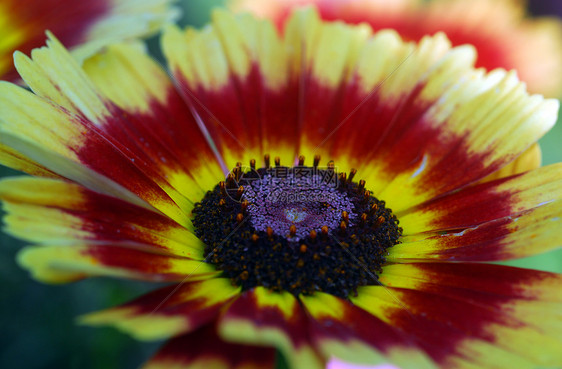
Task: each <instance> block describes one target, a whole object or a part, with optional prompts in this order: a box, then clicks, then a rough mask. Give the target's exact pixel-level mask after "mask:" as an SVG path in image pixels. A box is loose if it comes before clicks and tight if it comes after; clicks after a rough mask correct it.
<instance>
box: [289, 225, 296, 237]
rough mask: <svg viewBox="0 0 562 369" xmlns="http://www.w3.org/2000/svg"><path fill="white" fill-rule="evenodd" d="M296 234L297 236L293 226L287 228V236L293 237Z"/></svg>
mask: <svg viewBox="0 0 562 369" xmlns="http://www.w3.org/2000/svg"><path fill="white" fill-rule="evenodd" d="M296 234H297V226H296V225H294V224H293V225H291V226H290V227H289V235H291V237H295V235H296Z"/></svg>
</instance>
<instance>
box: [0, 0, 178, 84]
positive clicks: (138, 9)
mask: <svg viewBox="0 0 562 369" xmlns="http://www.w3.org/2000/svg"><path fill="white" fill-rule="evenodd" d="M171 2H172V1H171V0H148V1H143V3H142V4H140V3H139V1H136V0H81V1H60V0H44V1H34V0H23V1H15V0H3V1H2V3H1V4H0V14H1V15H0V34H1V35H2V39H1V40H0V78H1V79H3V80H12V81H15V80H17V78H18V76H17V73H16V71H15V70H14V67H13V63H12V54H13V52H14V51H16V50H20V51H22V52H24V53H28V52H30V51H31V50H32V49H33V48H35V47H39V46H41V45H43V43H44V40H45V34H44V32H45V30H46V29H47V30H50V31H51V32H53V33H54V34H56V35H57V37H58V38H59V39H60V40H61V41H62V42H63V44H64V45H65V46H66V47H69V48H70V47H72V48H74V52H75V55H76V56H77V57H80V58H84V57H86V56H87V55H89V54H90V53H92V52H94V51H96V50H98V49H100V48H101V47H103V46H104V45H107V44H109V43H112V42H116V41H120V40H124V39H130V38H135V37H138V36H145V35H148V34H152V33H155V32H156V31H157V30H158V29H159V28H160V27H161V26H162V24H164V23H165V22H168V21H173V20H174V19H176V18H177V17H178V15H179V13H178V11H177V9H175V8H172V7H171V6H170V4H171Z"/></svg>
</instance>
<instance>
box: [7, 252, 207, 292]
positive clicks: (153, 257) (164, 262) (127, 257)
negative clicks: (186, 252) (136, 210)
mask: <svg viewBox="0 0 562 369" xmlns="http://www.w3.org/2000/svg"><path fill="white" fill-rule="evenodd" d="M18 262H19V264H20V265H21V266H22V267H23V268H24V269H27V270H29V271H30V272H31V274H32V276H33V277H34V278H35V279H37V280H39V281H41V282H45V283H66V282H72V281H75V280H78V279H82V278H86V277H97V276H108V277H118V278H127V279H138V280H145V281H153V282H164V281H170V282H173V281H178V282H179V281H182V280H185V279H187V278H189V279H190V280H198V279H206V278H210V277H212V276H214V275H217V274H218V272H217V271H216V270H215V268H214V267H213V266H212V265H210V264H207V263H205V262H203V261H197V260H191V259H186V258H181V257H172V256H166V255H161V254H152V253H150V252H145V251H140V250H137V249H134V248H129V247H122V246H118V245H115V244H111V243H95V244H91V243H75V244H71V245H68V244H66V245H64V246H60V245H48V246H31V247H26V248H24V249H23V250H22V251H20V253H19V254H18Z"/></svg>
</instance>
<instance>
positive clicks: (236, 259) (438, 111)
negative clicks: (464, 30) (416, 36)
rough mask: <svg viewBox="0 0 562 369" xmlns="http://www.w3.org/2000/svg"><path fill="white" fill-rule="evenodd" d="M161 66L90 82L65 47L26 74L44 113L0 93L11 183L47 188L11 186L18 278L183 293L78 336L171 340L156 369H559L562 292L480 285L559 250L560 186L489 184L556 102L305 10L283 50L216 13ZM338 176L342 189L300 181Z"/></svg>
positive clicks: (151, 301) (427, 45) (118, 310)
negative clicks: (103, 282)
mask: <svg viewBox="0 0 562 369" xmlns="http://www.w3.org/2000/svg"><path fill="white" fill-rule="evenodd" d="M163 50H164V54H165V56H166V58H167V60H168V65H169V69H170V71H171V74H172V76H173V81H172V80H170V79H169V77H168V75H167V74H166V72H165V71H164V70H162V69H161V68H160V67H159V66H158V64H157V63H156V62H155V61H154V60H152V59H151V58H150V57H148V56H147V55H146V54H144V53H143V51H142V50H141V49H139V48H136V47H134V46H131V45H125V44H115V45H111V46H108V47H106V48H104V49H103V51H101V52H100V53H97V54H96V55H94V56H92V57H90V58H89V59H87V60H86V61H85V62H84V63H83V65H79V64H78V63H77V62H76V61H75V60H74V59H73V58H72V57H71V55H70V54H68V52H67V51H66V49H65V48H64V47H63V46H62V45H61V44H60V43H59V42H58V41H57V40H56V39H54V38H52V37H51V38H50V40H49V41H48V46H47V47H45V48H41V49H37V50H35V51H34V52H33V54H32V58H28V57H26V56H24V55H23V54H22V53H17V54H16V56H15V63H16V67H17V68H18V71H19V73H20V74H21V76H22V78H23V79H24V81H25V82H26V83H27V84H28V86H29V87H30V88H31V89H32V91H33V92H29V91H27V90H25V89H23V88H21V87H18V86H15V85H13V84H10V83H7V82H2V83H0V96H1V97H0V143H1V146H0V161H1V162H3V163H5V164H6V165H8V166H11V167H12V168H16V169H20V170H23V171H26V172H28V173H31V174H34V175H35V176H36V177H16V178H10V179H5V180H3V181H2V182H0V198H1V199H2V201H3V203H4V208H5V210H6V212H7V215H6V217H5V219H4V222H5V229H6V231H7V232H9V233H10V234H12V235H14V236H16V237H19V238H22V239H24V240H27V241H29V242H31V243H33V244H34V245H33V246H29V247H27V248H25V249H24V250H22V251H21V253H20V254H19V257H18V261H19V263H20V264H21V265H22V266H23V267H24V268H26V269H28V270H29V271H30V272H31V273H32V275H33V276H34V277H35V278H36V279H38V280H40V281H43V282H48V283H64V282H70V281H75V280H79V279H82V278H87V277H95V276H111V277H120V278H132V279H138V280H146V281H154V282H170V283H171V285H170V286H168V287H164V288H161V289H158V290H156V291H154V292H152V293H150V294H148V295H145V296H142V297H140V298H138V299H136V300H134V301H132V302H129V303H127V304H124V305H122V306H119V307H114V308H111V309H109V310H105V311H101V312H95V313H92V314H89V315H86V316H84V317H82V318H81V322H82V323H83V324H89V325H112V326H115V327H117V328H119V329H121V330H123V331H125V332H128V333H130V334H131V335H133V336H134V337H136V338H138V339H141V340H158V339H168V338H169V339H170V340H169V341H168V343H166V344H165V345H164V347H163V348H162V349H161V350H160V351H159V353H158V354H156V356H155V357H154V358H152V359H151V361H150V362H149V363H147V364H146V367H147V368H170V367H177V368H184V367H185V368H193V367H209V368H211V367H217V368H219V367H220V368H243V367H244V368H246V367H252V368H272V367H274V365H275V349H277V350H279V351H280V352H281V353H282V354H283V355H284V356H285V358H286V360H287V362H288V363H289V365H290V367H292V368H322V367H323V366H324V365H325V363H326V361H327V360H328V359H330V358H331V357H337V358H339V359H342V360H345V361H349V362H355V363H360V364H374V363H377V362H381V361H383V362H385V361H386V362H393V363H395V364H397V365H400V366H401V367H402V368H432V367H440V368H476V367H478V368H488V367H489V368H497V367H514V368H533V367H539V366H555V365H557V364H558V363H560V362H562V342H561V340H560V337H562V326H561V325H560V324H559V323H560V317H561V316H560V309H559V307H560V303H561V302H562V294H561V288H560V287H561V286H562V276H560V275H558V274H553V273H547V272H539V271H533V270H526V269H519V268H513V267H507V266H501V265H494V264H487V263H482V262H484V261H497V260H506V259H510V258H517V257H523V256H528V255H532V254H536V253H538V252H542V251H546V250H550V249H553V248H555V247H558V246H560V244H561V243H562V239H561V237H560V234H559V229H560V225H561V222H562V218H561V215H562V200H561V198H562V186H561V184H562V176H561V174H560V170H561V168H562V166H560V165H551V166H547V167H544V168H540V169H535V170H532V171H527V172H525V173H523V174H517V175H507V173H505V172H502V173H503V176H502V177H501V178H499V179H495V180H484V181H483V180H482V179H484V178H486V177H488V176H490V175H493V174H494V173H496V172H497V171H499V170H501V169H502V168H505V167H506V166H507V165H508V164H509V163H512V162H513V161H514V160H516V159H517V158H518V157H519V156H520V155H521V153H522V152H524V151H525V150H527V149H528V148H529V147H532V146H533V145H534V144H535V142H536V141H537V140H538V139H539V138H540V137H541V136H542V135H543V134H544V133H545V132H547V131H548V130H549V129H550V128H551V127H552V125H553V124H554V122H555V120H556V115H557V111H558V102H557V101H555V100H549V99H544V98H543V97H541V96H529V95H528V94H527V93H526V91H525V87H524V85H523V84H522V83H521V82H519V80H518V79H517V77H516V76H515V74H514V73H512V72H506V71H504V70H496V71H493V72H491V73H486V72H485V71H484V70H482V69H474V67H473V64H474V61H475V58H476V54H475V51H474V49H473V48H472V47H470V46H463V47H456V48H451V44H450V42H449V41H448V39H447V38H446V37H445V36H444V35H443V34H437V35H435V36H433V37H424V38H423V39H422V40H421V41H420V42H419V44H417V43H415V42H404V41H402V40H401V38H400V36H399V35H398V34H397V33H396V32H394V31H382V32H378V33H374V34H373V32H372V30H371V29H370V28H369V27H368V26H367V25H360V26H351V25H345V24H343V23H328V22H324V21H321V20H320V19H319V18H318V16H317V14H316V13H315V12H313V11H311V10H307V11H302V12H297V13H295V15H294V16H293V17H292V18H291V19H290V20H289V21H288V23H287V26H286V29H285V32H284V34H283V36H280V35H279V34H278V33H277V32H276V30H275V27H274V25H273V24H272V23H270V22H267V21H259V20H256V19H254V18H252V17H251V16H248V15H245V16H240V17H234V16H232V15H230V14H228V13H225V12H216V13H214V16H213V23H212V25H209V26H207V27H205V28H204V29H203V30H201V31H194V30H192V29H188V30H186V31H181V30H179V29H177V28H175V27H170V28H169V29H167V30H166V32H165V34H164V36H163ZM269 155H271V157H270V156H269ZM261 158H264V161H263V164H262V165H260V161H261ZM255 159H257V161H256V160H255ZM329 160H334V161H335V162H331V161H329ZM242 163H249V167H248V170H245V169H244V165H243V164H242ZM273 163H274V164H273ZM320 163H327V164H326V165H325V166H324V167H323V169H319V168H320ZM284 164H286V165H287V166H283V165H284ZM522 165H524V164H522ZM232 167H234V170H232V171H231V172H229V170H228V168H232ZM340 168H346V169H344V171H342V173H340V174H339V177H338V176H336V178H338V181H336V182H335V183H336V184H335V185H334V187H329V186H328V184H330V185H331V184H333V183H332V182H330V181H331V178H333V177H329V179H330V181H325V180H324V179H323V180H322V181H321V182H320V184H318V183H313V184H312V185H311V184H310V183H308V182H306V181H305V180H306V178H308V177H306V178H305V179H301V177H297V175H296V174H295V173H296V170H304V169H307V170H316V171H318V170H319V171H320V172H315V173H317V174H318V173H320V174H322V178H324V175H333V174H334V173H337V172H339V169H340ZM351 168H356V170H355V169H351ZM270 170H275V171H280V172H285V173H286V172H287V171H290V173H291V174H290V175H289V176H290V180H291V181H290V183H289V182H287V181H283V180H281V181H279V180H273V179H279V178H283V177H275V178H274V177H273V175H272V174H270V172H269V171H270ZM344 172H345V173H344ZM252 173H254V174H255V173H258V174H259V176H257V177H256V176H253V175H254V174H252ZM225 175H227V177H226V179H225ZM315 175H316V174H315ZM315 178H316V177H315ZM488 178H489V177H488ZM250 179H251V180H252V181H251V180H250ZM266 180H267V181H266ZM240 183H243V186H238V185H239V184H240ZM294 183H296V184H297V185H298V186H296V185H294ZM291 186H293V187H291ZM307 186H308V187H307ZM310 186H312V187H310ZM314 186H319V188H320V191H319V192H314V191H315V189H317V188H316V187H314ZM367 189H368V190H367ZM307 191H309V192H307ZM310 191H312V192H310ZM263 194H266V195H267V196H269V195H273V194H275V195H280V194H281V195H291V196H293V195H302V194H307V195H312V194H315V195H318V194H320V195H322V196H325V197H323V198H322V199H317V198H315V197H312V196H307V197H306V198H304V199H303V198H301V197H298V196H297V197H294V198H293V197H291V198H290V200H286V199H287V198H289V197H287V198H285V202H272V201H269V202H267V201H266V202H264V197H263V196H262V195H263ZM268 199H270V198H269V197H268ZM278 199H279V198H278ZM291 199H292V200H291ZM383 200H384V201H383ZM390 209H392V210H390ZM334 214H335V215H334ZM398 221H399V223H398ZM285 227H286V228H285ZM389 242H390V243H389Z"/></svg>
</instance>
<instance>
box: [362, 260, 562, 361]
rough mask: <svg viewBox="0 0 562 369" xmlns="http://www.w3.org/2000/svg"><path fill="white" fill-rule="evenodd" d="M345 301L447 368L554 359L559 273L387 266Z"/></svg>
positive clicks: (458, 266) (479, 267) (561, 281)
mask: <svg viewBox="0 0 562 369" xmlns="http://www.w3.org/2000/svg"><path fill="white" fill-rule="evenodd" d="M380 281H381V283H382V284H383V285H385V286H386V287H385V286H375V287H362V288H360V289H359V291H358V296H357V297H356V298H352V301H353V303H355V304H357V305H358V306H360V307H361V308H363V309H365V310H367V311H369V312H371V313H372V314H373V315H375V316H377V317H379V318H380V319H382V320H384V321H385V322H387V323H388V324H392V325H393V326H394V327H396V328H398V329H401V330H402V331H403V332H405V333H407V334H409V335H410V337H412V338H413V339H415V341H416V344H417V345H418V346H419V347H422V348H423V349H424V351H425V352H426V353H427V354H428V355H429V356H431V357H432V358H433V359H434V360H435V361H436V363H437V364H439V365H440V366H442V367H447V368H449V367H450V368H465V367H491V368H496V367H498V368H501V367H505V366H509V367H513V368H534V367H538V366H547V367H554V366H556V365H558V363H560V362H561V360H562V356H561V355H562V350H561V348H562V340H560V337H561V336H562V335H561V333H562V331H561V330H562V326H561V325H560V324H558V322H560V311H559V309H558V307H557V306H558V305H559V303H560V301H562V294H561V293H560V291H561V288H560V287H561V286H562V279H561V276H560V275H557V274H552V273H546V272H538V271H533V270H527V269H518V268H512V267H505V266H500V265H486V264H462V263H455V264H449V263H438V264H433V263H422V264H395V265H389V266H387V267H385V268H384V270H383V273H382V274H381V276H380Z"/></svg>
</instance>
